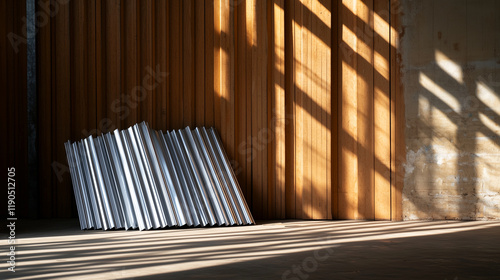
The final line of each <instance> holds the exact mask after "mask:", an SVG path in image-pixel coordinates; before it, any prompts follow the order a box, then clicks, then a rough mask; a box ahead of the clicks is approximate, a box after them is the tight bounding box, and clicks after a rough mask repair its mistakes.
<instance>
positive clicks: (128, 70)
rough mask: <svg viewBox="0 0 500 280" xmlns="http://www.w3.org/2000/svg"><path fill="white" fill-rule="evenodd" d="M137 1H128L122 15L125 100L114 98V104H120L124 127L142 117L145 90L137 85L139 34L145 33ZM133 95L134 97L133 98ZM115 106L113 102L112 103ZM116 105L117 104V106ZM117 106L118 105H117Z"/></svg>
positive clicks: (138, 83)
mask: <svg viewBox="0 0 500 280" xmlns="http://www.w3.org/2000/svg"><path fill="white" fill-rule="evenodd" d="M137 4H138V2H137V1H126V2H124V6H123V8H122V17H121V45H122V46H123V52H122V64H123V67H121V70H122V75H121V76H122V77H123V79H122V88H123V92H121V94H122V95H123V96H124V100H114V101H112V102H114V104H116V105H118V106H119V107H118V108H120V109H119V115H120V119H121V120H122V127H123V128H127V127H129V126H132V125H134V124H135V123H137V122H138V121H139V120H140V119H142V117H141V116H140V115H139V111H140V109H139V108H140V104H138V102H139V100H141V99H142V98H143V95H144V92H143V91H142V90H140V89H139V88H136V86H140V75H141V68H140V62H139V61H140V56H139V55H138V51H139V50H140V44H139V42H140V40H139V39H140V38H138V36H139V34H143V33H141V32H139V30H138V28H139V27H138V22H139V20H140V19H139V18H138V16H137V10H138V9H139V7H138V5H137ZM132 97H133V98H132ZM111 105H112V106H113V104H111ZM116 105H115V106H116ZM115 108H116V107H115Z"/></svg>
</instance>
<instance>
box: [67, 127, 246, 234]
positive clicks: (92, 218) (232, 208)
mask: <svg viewBox="0 0 500 280" xmlns="http://www.w3.org/2000/svg"><path fill="white" fill-rule="evenodd" d="M64 146H65V149H66V155H67V157H68V163H69V168H70V173H71V180H72V183H73V191H74V194H75V199H76V206H77V210H78V216H79V218H80V227H81V228H82V229H104V230H108V229H122V228H124V229H136V228H138V229H140V230H145V229H157V228H165V227H179V226H195V227H196V226H214V225H250V224H254V220H253V218H252V214H251V213H250V210H249V208H248V205H247V204H246V201H245V198H244V197H243V193H242V192H241V189H240V186H239V184H238V181H237V180H236V176H235V174H234V172H233V170H232V168H231V165H230V163H229V160H228V157H227V155H226V153H225V151H224V149H223V147H222V142H221V140H220V138H219V136H218V134H217V132H216V131H215V129H213V128H209V129H206V128H204V127H201V128H196V129H194V130H191V129H190V128H185V129H182V130H177V131H167V132H166V133H163V132H162V131H155V130H152V129H150V128H149V127H148V125H147V124H146V123H144V122H143V123H140V124H136V125H134V126H132V127H130V128H128V129H125V130H122V131H119V130H115V131H114V132H113V133H107V134H104V135H102V136H98V137H95V138H93V137H92V136H90V137H88V138H85V139H83V140H81V141H79V142H76V143H70V142H69V141H68V142H66V143H65V145H64Z"/></svg>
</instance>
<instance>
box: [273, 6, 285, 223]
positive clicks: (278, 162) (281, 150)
mask: <svg viewBox="0 0 500 280" xmlns="http://www.w3.org/2000/svg"><path fill="white" fill-rule="evenodd" d="M273 4H274V5H273V10H272V11H273V13H274V50H273V55H272V57H273V58H274V69H273V71H274V72H273V73H274V81H273V91H272V94H273V97H272V100H273V107H272V110H271V112H272V115H273V118H272V119H271V122H270V124H271V125H272V126H273V127H272V128H271V129H272V130H271V131H274V134H275V140H274V141H273V143H274V151H273V153H274V160H273V161H272V162H269V165H270V166H272V167H273V168H274V169H275V171H274V174H273V175H274V180H273V182H272V184H271V186H270V187H272V188H273V189H275V190H276V214H275V215H273V217H276V218H280V219H284V218H285V184H286V182H285V170H286V165H287V164H286V159H285V157H286V150H285V149H286V139H285V137H286V131H285V121H286V112H285V10H284V9H285V1H284V0H275V1H274V3H273Z"/></svg>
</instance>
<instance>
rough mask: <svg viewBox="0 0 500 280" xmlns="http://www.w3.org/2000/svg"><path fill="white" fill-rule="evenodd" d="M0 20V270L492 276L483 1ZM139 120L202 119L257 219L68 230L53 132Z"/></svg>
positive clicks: (495, 212)
mask: <svg viewBox="0 0 500 280" xmlns="http://www.w3.org/2000/svg"><path fill="white" fill-rule="evenodd" d="M0 14H1V17H0V37H1V38H2V39H1V40H0V65H1V66H2V67H0V71H2V72H1V73H0V85H2V86H3V87H2V88H3V90H2V92H3V96H4V100H6V102H2V103H1V104H0V108H1V112H2V114H3V119H4V121H3V122H2V123H1V125H2V127H1V128H0V129H1V131H4V133H3V136H2V145H1V149H2V152H1V154H2V159H1V162H2V166H3V167H4V170H5V167H7V168H11V167H15V170H16V171H15V174H16V175H15V176H16V177H15V180H16V189H15V194H16V197H15V201H16V208H15V209H16V210H15V211H16V213H15V216H16V217H17V218H18V220H17V221H16V225H17V226H16V228H17V230H16V239H17V242H18V243H17V246H18V249H16V267H17V272H16V273H10V272H9V271H6V270H4V271H2V273H4V272H6V273H9V274H6V277H13V279H87V278H93V279H165V277H167V278H169V277H170V278H175V279H177V278H179V279H198V278H213V279H221V278H229V279H251V278H257V277H259V278H264V279H275V278H278V279H279V278H281V279H307V278H309V279H327V278H334V279H335V278H339V279H358V278H362V279H378V278H380V279H387V278H389V279H392V278H395V279H399V278H402V277H405V278H409V279H422V278H429V279H468V278H478V279H479V278H481V279H492V278H494V277H496V275H498V274H499V273H500V263H499V259H500V250H499V249H500V248H499V247H498V246H499V244H498V242H497V237H498V234H499V233H500V224H499V223H498V222H499V220H500V185H499V184H498V182H499V179H500V171H499V169H498V166H499V163H500V2H499V1H496V0H435V1H432V0H291V1H286V0H267V1H266V0H209V1H198V0H183V1H181V0H145V1H138V0H131V1H128V0H127V1H124V0H88V1H84V0H26V1H24V0H23V1H0ZM140 122H147V123H148V124H149V126H150V127H151V128H152V129H155V130H163V131H168V130H178V129H184V128H186V127H190V128H195V127H207V128H208V127H214V128H215V129H216V130H217V131H218V133H219V135H220V138H221V140H222V144H223V146H224V149H225V151H226V153H227V156H228V158H229V159H230V161H231V165H232V168H233V171H234V174H235V175H236V178H237V181H238V184H239V186H240V188H241V191H242V193H243V195H244V197H245V200H246V203H247V204H248V207H249V209H250V211H251V213H252V215H253V217H254V218H255V220H256V221H257V222H256V225H250V226H241V227H209V228H167V229H161V230H151V231H138V230H130V231H124V230H115V231H98V230H85V231H82V230H80V228H79V227H78V211H77V206H76V203H75V198H74V194H73V187H72V179H71V177H70V172H69V170H70V169H69V166H68V161H67V156H66V152H65V147H64V143H65V142H67V141H68V140H69V141H71V142H74V141H79V140H80V139H83V138H86V137H88V136H93V137H95V136H98V135H102V134H103V133H107V132H112V131H114V130H115V129H126V128H128V127H130V126H132V125H134V124H136V123H140ZM9 176H10V175H9ZM4 199H5V201H7V200H8V198H7V195H6V194H4ZM9 199H10V198H9ZM2 213H3V214H2V217H4V220H6V219H8V216H7V215H8V213H7V212H5V211H2ZM5 236H6V237H7V236H8V234H7V235H5ZM0 278H2V279H10V278H5V277H0Z"/></svg>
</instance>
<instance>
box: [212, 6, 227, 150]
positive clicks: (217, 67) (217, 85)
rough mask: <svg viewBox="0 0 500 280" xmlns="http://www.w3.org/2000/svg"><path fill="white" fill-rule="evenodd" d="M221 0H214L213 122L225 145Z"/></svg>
mask: <svg viewBox="0 0 500 280" xmlns="http://www.w3.org/2000/svg"><path fill="white" fill-rule="evenodd" d="M221 1H223V0H214V13H213V15H214V18H213V19H214V33H213V34H214V48H213V53H214V68H213V73H214V122H215V124H214V125H215V128H216V129H217V130H218V131H219V133H220V134H221V138H222V142H223V144H224V145H226V142H225V140H226V134H225V133H226V131H225V130H223V129H222V122H221V117H222V116H221V75H222V73H221V71H222V69H221V51H222V50H221Z"/></svg>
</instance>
